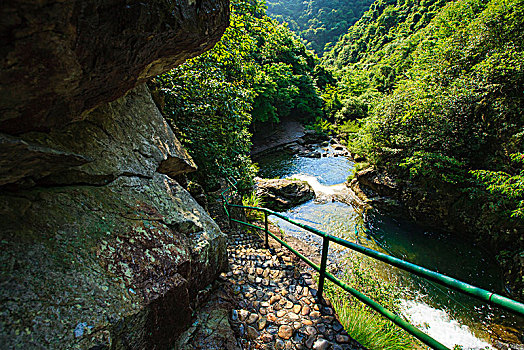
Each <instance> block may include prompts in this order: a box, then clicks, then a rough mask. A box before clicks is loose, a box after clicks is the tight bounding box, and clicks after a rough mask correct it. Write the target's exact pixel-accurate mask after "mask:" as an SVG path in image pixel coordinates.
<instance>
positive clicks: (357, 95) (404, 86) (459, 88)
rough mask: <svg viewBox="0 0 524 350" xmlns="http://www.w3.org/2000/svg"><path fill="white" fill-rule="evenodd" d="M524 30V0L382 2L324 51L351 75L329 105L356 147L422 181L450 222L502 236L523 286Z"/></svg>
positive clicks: (418, 205) (505, 254) (503, 250)
mask: <svg viewBox="0 0 524 350" xmlns="http://www.w3.org/2000/svg"><path fill="white" fill-rule="evenodd" d="M522 28H524V4H523V2H522V1H517V0H492V1H487V0H460V1H455V2H448V3H446V2H445V1H414V2H402V1H398V2H396V1H382V0H379V1H377V2H375V3H374V4H373V6H372V7H371V9H370V11H368V12H367V13H366V14H365V15H364V16H363V18H362V19H361V20H360V21H359V22H358V23H357V24H356V25H355V26H354V27H352V28H350V30H349V32H348V34H346V35H345V36H344V37H343V38H342V39H341V40H340V41H339V42H338V43H337V44H336V45H335V47H334V49H333V50H332V51H331V52H330V53H329V54H327V55H326V56H325V61H324V64H325V65H326V66H328V67H331V68H332V69H333V70H334V71H335V72H336V75H337V77H338V79H339V82H338V85H337V87H336V88H333V89H331V90H329V91H331V95H330V99H331V103H330V104H329V106H330V109H328V110H327V114H328V115H330V116H332V121H334V122H336V123H338V124H339V128H341V129H342V130H345V131H346V132H349V135H350V136H349V138H348V141H349V144H350V146H351V147H352V148H353V150H354V151H355V152H357V153H360V154H366V155H367V157H368V160H369V161H370V162H371V163H372V164H374V165H375V166H377V167H378V168H379V169H383V171H387V172H389V173H390V174H393V175H394V176H395V177H396V178H398V179H400V180H403V181H406V182H407V183H409V184H410V185H409V186H411V187H412V189H413V185H414V186H415V187H416V188H417V189H418V190H420V191H422V193H424V194H425V195H423V196H422V197H424V199H425V201H424V200H422V199H421V198H422V197H421V196H418V197H417V196H412V197H411V198H409V196H408V195H407V194H406V193H404V200H405V201H406V203H407V204H408V205H411V206H412V208H413V209H414V211H416V210H421V209H422V207H423V206H424V205H426V206H428V205H429V206H433V209H434V210H435V211H437V212H438V211H439V210H440V211H442V214H441V217H442V220H444V221H445V222H446V226H447V227H448V228H450V227H454V228H455V229H459V230H460V231H462V232H470V233H474V234H475V235H476V237H479V238H481V239H483V240H484V241H485V240H488V241H490V242H492V243H493V245H492V247H495V248H496V249H497V250H498V252H499V259H501V260H503V261H505V262H506V263H508V266H512V269H511V270H510V271H509V274H512V275H513V278H512V279H513V280H514V281H516V283H517V284H522V283H523V281H522V277H521V276H522V266H523V264H522V256H523V255H524V251H523V243H524V242H523V239H524V238H523V235H522V232H524V170H523V169H524V148H523V145H524V91H523V90H524V89H523V87H524V53H523V46H524V32H523V31H522ZM412 192H413V191H412ZM428 199H431V200H430V201H428ZM410 200H411V203H410ZM437 216H438V215H437ZM519 276H520V277H519ZM521 287H522V286H521ZM521 290H522V289H521ZM521 297H522V295H521Z"/></svg>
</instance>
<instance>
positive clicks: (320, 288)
mask: <svg viewBox="0 0 524 350" xmlns="http://www.w3.org/2000/svg"><path fill="white" fill-rule="evenodd" d="M328 249H329V238H328V237H324V239H323V240H322V258H321V260H320V276H319V279H318V291H317V298H318V300H319V301H321V300H322V293H323V292H324V279H325V278H326V265H327V256H328Z"/></svg>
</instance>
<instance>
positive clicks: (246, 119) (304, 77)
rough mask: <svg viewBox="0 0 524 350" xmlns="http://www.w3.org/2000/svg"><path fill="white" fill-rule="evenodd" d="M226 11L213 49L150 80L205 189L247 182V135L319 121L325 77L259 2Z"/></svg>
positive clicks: (249, 174) (236, 3)
mask: <svg viewBox="0 0 524 350" xmlns="http://www.w3.org/2000/svg"><path fill="white" fill-rule="evenodd" d="M231 11H232V12H231V25H230V27H229V28H228V29H227V30H226V33H225V34H224V36H223V37H222V39H221V40H220V42H219V43H218V44H217V45H216V46H215V47H214V48H213V49H212V50H210V51H208V52H206V53H205V54H203V55H201V56H199V57H198V58H195V59H192V60H188V61H187V62H186V63H184V64H183V65H181V66H180V67H178V68H176V69H174V70H172V71H171V72H169V73H167V74H164V75H162V76H160V77H158V78H157V79H156V81H155V82H154V85H155V87H156V88H157V92H161V95H162V97H161V99H163V102H161V104H163V109H164V114H165V116H166V117H167V118H168V119H169V120H170V121H171V122H172V123H173V125H175V126H176V128H177V136H178V137H179V139H180V140H181V142H182V143H183V144H184V146H185V147H186V148H187V149H188V151H189V152H190V154H191V156H192V157H193V159H194V160H195V162H196V163H197V165H198V166H199V170H198V172H197V173H196V177H197V179H198V181H199V182H200V183H201V184H203V185H204V186H205V187H206V188H212V187H214V186H216V185H217V184H218V183H217V181H218V179H219V178H221V177H224V176H233V177H235V178H237V179H241V180H242V183H244V184H247V183H249V182H250V181H251V179H252V177H253V176H254V169H253V167H252V165H251V160H250V159H249V157H248V155H249V151H250V146H251V143H250V136H251V135H250V131H253V130H256V129H257V128H258V126H259V125H261V124H263V123H278V122H279V120H280V119H281V118H286V117H289V116H296V117H299V118H301V119H302V120H304V121H307V120H314V119H315V118H317V117H321V116H322V109H321V104H322V100H321V97H320V92H319V87H320V88H321V87H323V86H324V85H325V84H326V81H329V78H330V76H329V75H328V74H327V73H326V72H325V70H323V69H321V68H320V67H317V63H318V62H317V61H318V59H317V58H315V56H313V54H312V53H311V52H309V51H308V50H306V48H305V47H304V45H303V44H302V43H301V42H300V41H299V40H298V39H297V38H296V37H295V36H294V34H293V33H292V32H291V31H290V30H289V29H288V28H287V27H285V26H283V25H279V24H278V23H277V22H276V21H274V20H272V19H270V18H269V17H268V16H266V14H265V6H263V5H262V3H248V2H246V1H232V2H231ZM331 79H332V78H331Z"/></svg>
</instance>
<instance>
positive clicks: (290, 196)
mask: <svg viewBox="0 0 524 350" xmlns="http://www.w3.org/2000/svg"><path fill="white" fill-rule="evenodd" d="M255 181H256V193H257V195H258V196H260V197H261V198H262V201H263V203H264V206H265V207H267V208H269V209H272V210H276V211H283V210H286V209H289V208H292V207H295V206H297V205H299V204H302V203H304V202H307V201H309V200H311V199H313V198H314V197H315V192H314V191H313V188H312V187H311V186H310V185H309V184H308V183H307V182H306V181H302V180H295V179H291V180H289V179H261V178H256V179H255Z"/></svg>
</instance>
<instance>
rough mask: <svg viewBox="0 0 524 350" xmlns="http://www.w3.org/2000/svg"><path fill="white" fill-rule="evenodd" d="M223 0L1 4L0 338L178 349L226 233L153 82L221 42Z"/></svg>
mask: <svg viewBox="0 0 524 350" xmlns="http://www.w3.org/2000/svg"><path fill="white" fill-rule="evenodd" d="M228 8H229V4H228V2H227V1H221V0H216V1H212V0H203V1H197V2H195V1H188V2H176V1H175V2H173V1H149V2H137V1H125V2H123V1H120V0H102V1H92V0H89V1H79V0H65V1H48V0H44V1H35V0H28V1H18V2H13V1H8V2H3V3H2V4H1V5H0V13H1V15H2V19H3V20H2V23H1V24H0V38H1V39H0V40H1V41H0V43H1V46H0V47H1V50H2V51H1V52H2V59H1V60H0V111H1V113H0V217H1V218H2V221H1V223H2V224H1V225H0V244H1V248H2V253H1V254H0V324H1V326H0V344H2V347H4V348H28V349H29V348H48V349H62V348H81V349H88V348H96V349H102V348H112V349H122V348H125V349H165V348H172V347H173V346H174V344H175V342H176V339H177V337H178V335H179V334H181V332H183V331H184V329H186V328H187V327H188V326H189V321H190V319H191V315H192V312H193V310H194V308H195V307H196V304H197V302H198V298H197V295H198V294H199V291H200V290H202V289H203V288H204V287H206V286H207V285H209V284H210V283H211V282H212V281H213V280H214V279H215V278H216V276H217V275H218V274H219V273H220V272H221V271H222V270H224V268H225V267H226V265H227V253H226V246H225V235H224V234H223V233H222V232H221V231H220V229H219V228H218V226H217V225H216V224H215V222H214V221H213V220H212V219H211V218H210V216H209V215H208V214H207V213H206V211H205V210H204V209H203V208H202V207H201V206H200V205H199V204H198V203H197V202H196V201H195V200H194V199H193V198H192V197H191V195H190V194H189V193H188V192H187V191H186V190H185V189H183V188H182V186H180V185H179V184H178V183H177V182H176V181H175V180H173V177H174V176H177V175H180V174H183V173H186V172H189V171H192V170H194V169H195V168H196V166H195V164H194V162H193V160H192V159H191V158H190V157H189V156H188V154H187V152H186V151H185V150H184V149H183V148H182V146H181V145H180V143H179V142H178V140H177V139H176V138H175V136H174V134H173V132H172V130H171V128H170V127H169V125H168V124H167V123H166V122H165V120H164V119H163V117H162V115H161V113H160V111H159V110H158V108H157V107H156V105H155V104H154V102H153V100H152V98H151V95H150V93H149V91H148V89H147V87H146V86H145V85H144V84H143V82H145V81H146V80H147V79H148V78H149V77H151V76H153V75H156V74H158V73H161V72H163V71H165V70H167V69H169V68H171V67H173V66H175V65H177V64H179V63H181V62H183V61H184V60H185V59H186V58H189V57H192V56H195V55H197V54H199V53H201V52H203V51H204V50H206V49H208V48H210V47H212V46H213V45H214V43H215V42H216V41H217V40H218V39H219V37H220V35H221V34H222V32H223V31H224V29H225V27H226V26H227V22H228V15H229V10H228Z"/></svg>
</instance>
